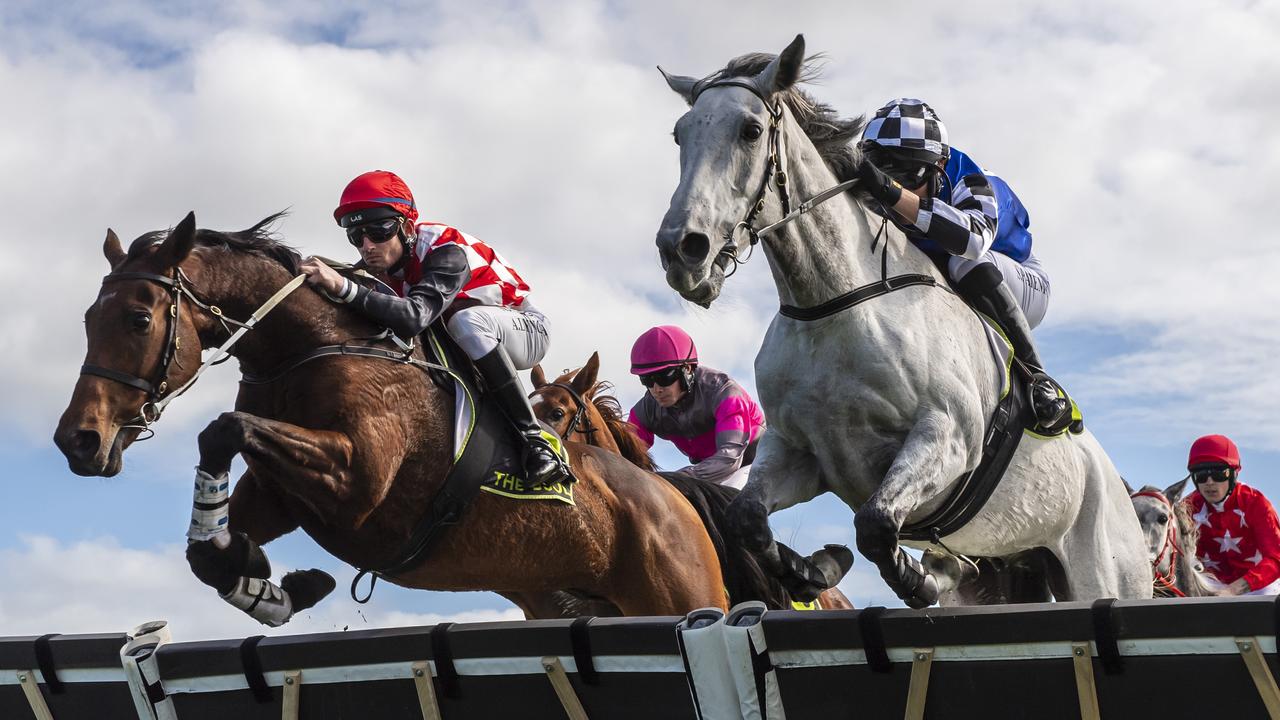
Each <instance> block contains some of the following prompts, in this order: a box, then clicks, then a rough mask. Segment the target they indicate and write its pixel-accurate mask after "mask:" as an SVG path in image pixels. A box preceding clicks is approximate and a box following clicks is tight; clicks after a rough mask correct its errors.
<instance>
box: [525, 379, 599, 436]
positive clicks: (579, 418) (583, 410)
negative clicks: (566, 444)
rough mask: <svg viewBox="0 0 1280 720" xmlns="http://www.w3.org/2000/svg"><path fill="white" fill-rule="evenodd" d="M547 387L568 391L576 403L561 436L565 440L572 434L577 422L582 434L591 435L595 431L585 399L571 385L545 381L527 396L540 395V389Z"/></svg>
mask: <svg viewBox="0 0 1280 720" xmlns="http://www.w3.org/2000/svg"><path fill="white" fill-rule="evenodd" d="M549 387H555V388H560V389H561V390H564V391H565V392H567V393H569V397H571V398H573V401H574V402H575V403H577V407H576V408H574V411H573V417H572V418H569V426H568V427H566V428H565V431H564V434H563V435H562V437H563V438H564V439H566V440H567V439H568V438H569V436H570V435H572V434H573V431H574V430H575V429H577V427H578V424H579V423H581V424H582V434H583V435H586V436H587V438H588V439H589V438H590V437H591V436H592V435H594V434H595V432H596V428H594V427H591V417H590V416H589V415H587V401H586V400H585V399H583V397H582V396H581V395H579V394H578V391H577V390H574V389H573V386H572V385H570V384H568V383H562V382H553V383H547V384H546V385H541V386H539V387H537V388H535V389H534V391H533V392H531V393H529V397H530V398H532V397H533V396H535V395H541V394H542V389H543V388H549Z"/></svg>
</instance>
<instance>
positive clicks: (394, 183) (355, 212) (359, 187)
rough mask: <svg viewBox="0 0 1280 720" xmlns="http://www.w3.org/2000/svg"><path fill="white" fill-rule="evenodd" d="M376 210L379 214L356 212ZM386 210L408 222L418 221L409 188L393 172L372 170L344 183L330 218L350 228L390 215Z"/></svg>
mask: <svg viewBox="0 0 1280 720" xmlns="http://www.w3.org/2000/svg"><path fill="white" fill-rule="evenodd" d="M375 209H380V210H381V212H372V213H360V212H359V211H360V210H375ZM387 211H391V212H394V213H396V214H398V215H403V216H404V217H406V218H409V220H410V221H411V222H417V220H418V206H417V204H415V203H414V202H413V193H411V192H409V186H408V185H405V184H404V181H403V180H401V179H400V177H399V176H398V175H396V174H395V173H393V172H388V171H386V170H372V171H370V172H367V173H365V174H363V175H361V176H359V177H357V178H356V179H355V180H352V181H351V182H349V183H347V187H346V189H345V190H343V191H342V199H341V200H339V201H338V209H336V210H334V211H333V219H334V220H337V221H338V224H339V225H341V226H342V227H351V226H352V225H358V224H360V223H362V222H366V221H369V220H376V219H378V218H379V216H381V217H387V216H389V215H390V214H391V212H387Z"/></svg>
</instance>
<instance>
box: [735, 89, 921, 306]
mask: <svg viewBox="0 0 1280 720" xmlns="http://www.w3.org/2000/svg"><path fill="white" fill-rule="evenodd" d="M786 113H787V118H788V121H787V122H784V124H783V133H784V135H785V139H784V145H785V152H786V155H787V184H788V187H789V188H790V191H791V205H792V209H793V210H794V209H795V206H796V205H798V204H799V203H800V202H803V201H804V200H805V199H807V198H809V197H812V196H813V195H815V194H817V193H820V192H822V191H823V190H826V189H827V188H830V187H832V186H833V185H836V184H837V183H839V179H838V178H837V177H836V176H835V174H834V173H833V172H832V171H831V169H830V168H829V167H828V166H827V164H826V162H824V161H823V159H822V157H821V156H820V155H819V153H818V149H817V148H816V147H815V146H814V144H813V142H812V141H811V140H809V138H808V136H806V135H805V134H804V132H803V131H801V130H800V128H799V126H798V125H797V124H796V123H795V121H794V120H793V119H791V114H790V110H787V111H786ZM778 217H780V216H778ZM778 217H774V218H773V220H774V221H776V220H777V219H778ZM758 224H761V225H763V224H767V223H763V222H762V223H758ZM880 229H881V222H880V220H879V218H876V217H874V216H872V215H871V214H870V213H868V212H867V211H866V210H864V209H863V208H862V206H861V205H860V204H859V203H858V202H857V201H856V200H855V199H854V197H853V196H852V195H850V194H848V193H844V194H841V195H840V196H839V197H834V198H831V199H830V200H827V201H826V202H824V203H822V204H821V205H818V206H817V207H815V208H813V210H811V211H809V212H808V213H806V214H804V215H801V216H800V217H798V218H796V219H795V220H793V221H791V222H790V223H788V224H787V225H784V226H783V227H782V228H781V229H779V230H778V231H776V232H775V233H774V234H773V235H771V236H770V237H768V238H767V239H765V240H763V241H762V242H763V244H764V249H765V254H766V256H767V257H768V258H769V269H770V271H771V272H772V273H773V280H774V284H775V285H776V286H777V289H778V298H779V300H780V301H781V302H782V303H783V304H786V305H795V306H798V307H811V306H814V305H817V304H819V303H822V302H824V301H826V300H830V299H831V298H833V297H835V296H836V295H839V294H841V293H845V292H848V291H849V290H852V289H854V288H856V287H860V286H862V285H865V284H867V283H870V282H874V281H876V280H879V279H880V256H879V253H878V252H877V253H872V252H871V250H872V242H873V238H875V237H876V236H877V232H878V231H880ZM885 233H886V237H882V238H880V243H884V242H888V240H889V239H890V237H894V236H900V233H898V232H897V231H896V229H895V228H893V227H892V226H890V227H889V228H886V229H885ZM877 247H880V245H877ZM915 255H920V254H919V253H915ZM920 257H921V258H923V256H922V255H921V256H920ZM915 260H917V258H912V259H911V260H910V261H909V264H916V263H915ZM897 265H898V263H897V261H896V260H895V269H897V270H901V268H900V267H897ZM911 272H926V270H911Z"/></svg>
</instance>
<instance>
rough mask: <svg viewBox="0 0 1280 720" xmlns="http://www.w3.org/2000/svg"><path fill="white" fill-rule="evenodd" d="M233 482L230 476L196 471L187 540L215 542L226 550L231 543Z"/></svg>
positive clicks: (198, 469) (197, 469)
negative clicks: (228, 524)
mask: <svg viewBox="0 0 1280 720" xmlns="http://www.w3.org/2000/svg"><path fill="white" fill-rule="evenodd" d="M230 485H231V481H230V480H229V479H228V478H227V473H222V474H221V475H219V476H217V477H214V476H212V475H210V474H209V473H207V472H205V471H203V470H201V469H200V468H196V488H195V498H194V499H193V500H192V501H191V526H190V527H189V528H187V539H188V540H189V541H191V542H199V541H201V540H213V541H214V544H216V545H217V546H218V547H226V546H227V545H228V544H229V543H230V542H231V534H230V533H229V532H227V520H228V515H227V506H228V504H229V503H230V500H229V499H228V498H229V496H230V492H228V490H227V488H228V487H230Z"/></svg>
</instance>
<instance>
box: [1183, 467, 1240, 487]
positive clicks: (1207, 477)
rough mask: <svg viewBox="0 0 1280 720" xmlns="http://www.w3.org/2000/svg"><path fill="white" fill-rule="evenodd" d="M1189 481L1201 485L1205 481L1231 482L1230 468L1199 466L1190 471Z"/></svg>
mask: <svg viewBox="0 0 1280 720" xmlns="http://www.w3.org/2000/svg"><path fill="white" fill-rule="evenodd" d="M1191 482H1194V483H1195V484H1197V485H1203V484H1205V483H1207V482H1220V483H1224V482H1231V468H1229V467H1216V468H1201V469H1199V470H1192V471H1191Z"/></svg>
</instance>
